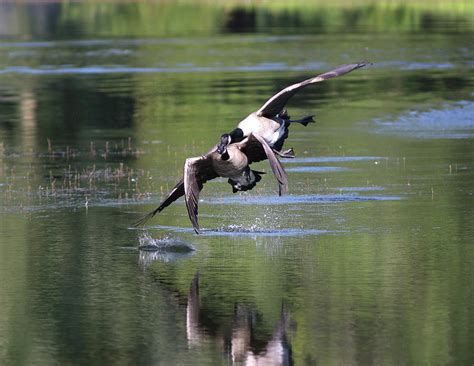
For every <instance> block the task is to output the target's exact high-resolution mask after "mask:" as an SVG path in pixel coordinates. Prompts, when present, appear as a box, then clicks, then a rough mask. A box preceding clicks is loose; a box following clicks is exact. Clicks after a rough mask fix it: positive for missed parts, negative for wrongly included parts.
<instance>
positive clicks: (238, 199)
mask: <svg viewBox="0 0 474 366" xmlns="http://www.w3.org/2000/svg"><path fill="white" fill-rule="evenodd" d="M399 200H401V197H399V196H388V195H380V196H374V195H363V196H362V195H358V194H357V193H352V194H324V195H298V196H297V195H285V196H281V197H278V196H229V197H220V198H211V199H209V200H208V201H203V202H205V203H208V204H214V205H215V204H217V205H220V204H225V203H227V204H229V203H230V204H236V205H237V204H238V205H288V204H295V203H298V204H300V203H338V202H366V201H399Z"/></svg>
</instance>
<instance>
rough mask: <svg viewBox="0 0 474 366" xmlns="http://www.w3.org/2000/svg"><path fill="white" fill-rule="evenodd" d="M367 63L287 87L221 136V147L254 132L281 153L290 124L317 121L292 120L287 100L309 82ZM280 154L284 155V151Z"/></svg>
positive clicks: (352, 65) (328, 77) (315, 81)
mask: <svg viewBox="0 0 474 366" xmlns="http://www.w3.org/2000/svg"><path fill="white" fill-rule="evenodd" d="M366 65H367V62H360V63H355V64H348V65H342V66H339V67H337V68H335V69H334V70H331V71H328V72H325V73H324V74H320V75H317V76H315V77H312V78H310V79H306V80H304V81H302V82H299V83H296V84H293V85H290V86H288V87H286V88H284V89H283V90H281V91H280V92H278V93H277V94H275V95H274V96H272V97H271V98H270V99H268V100H267V101H266V102H265V103H264V104H263V106H262V107H261V108H260V109H259V110H257V111H255V112H253V113H251V114H250V115H248V116H247V117H246V118H245V119H243V120H242V121H241V122H240V123H239V124H238V125H237V128H235V129H234V130H233V131H232V132H230V133H228V134H224V135H222V137H221V142H220V144H219V145H218V146H219V147H221V146H222V145H224V144H225V143H226V141H227V142H228V143H231V142H238V141H241V140H242V139H244V138H245V137H247V136H249V135H250V134H251V133H253V134H254V135H258V136H261V137H262V138H263V139H264V140H265V141H266V142H267V143H268V145H269V146H270V147H272V148H273V150H274V151H275V152H277V153H279V152H280V150H281V149H282V147H283V143H284V141H285V139H286V138H287V137H288V128H289V126H290V124H291V123H300V124H302V125H304V126H306V125H308V123H311V122H314V120H313V118H312V117H313V116H307V117H304V118H303V119H300V120H291V119H290V117H289V116H288V114H287V112H286V110H284V107H285V105H286V103H287V102H288V100H290V98H291V97H293V95H295V94H296V93H297V92H298V91H299V90H301V89H303V88H305V87H307V86H308V85H312V84H315V83H319V82H321V81H324V80H327V79H332V78H335V77H338V76H341V75H344V74H347V73H349V72H351V71H353V70H356V69H359V68H361V67H364V66H366ZM224 136H228V138H226V139H223V137H224ZM279 155H282V156H284V157H285V154H279ZM286 157H290V156H286Z"/></svg>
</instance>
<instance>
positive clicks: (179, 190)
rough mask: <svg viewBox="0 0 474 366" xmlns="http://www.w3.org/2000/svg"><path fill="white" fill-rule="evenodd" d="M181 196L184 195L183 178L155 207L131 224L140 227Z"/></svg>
mask: <svg viewBox="0 0 474 366" xmlns="http://www.w3.org/2000/svg"><path fill="white" fill-rule="evenodd" d="M181 196H184V179H181V180H180V181H179V182H178V183H177V184H176V185H175V186H174V188H173V189H172V190H171V192H170V193H169V194H168V197H166V199H164V200H163V201H162V202H161V203H160V205H159V206H158V207H157V208H155V209H154V210H153V211H151V212H149V213H147V214H146V215H145V216H143V217H141V218H140V219H139V220H138V221H137V222H135V223H134V224H133V226H135V227H140V226H143V225H145V224H146V222H147V221H148V220H150V219H151V218H152V217H153V216H155V215H156V214H157V213H158V212H161V211H163V210H164V209H165V208H166V207H168V206H169V205H171V204H172V203H173V202H174V201H176V200H177V199H178V198H179V197H181Z"/></svg>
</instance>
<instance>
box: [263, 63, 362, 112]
mask: <svg viewBox="0 0 474 366" xmlns="http://www.w3.org/2000/svg"><path fill="white" fill-rule="evenodd" d="M367 64H369V63H368V62H359V63H356V64H348V65H342V66H339V67H337V68H335V69H334V70H331V71H328V72H325V73H324V74H320V75H318V76H315V77H313V78H310V79H307V80H304V81H302V82H300V83H296V84H293V85H290V86H288V87H286V88H285V89H283V90H281V91H280V92H279V93H277V94H275V95H274V96H273V97H271V98H270V99H268V100H267V101H266V103H265V104H264V105H263V106H262V107H261V108H260V109H259V110H258V111H257V115H259V116H265V117H268V118H272V117H275V116H276V115H277V114H278V113H280V112H281V110H282V109H283V107H284V106H285V104H286V103H287V102H288V100H289V99H290V98H291V97H292V96H293V95H294V94H295V93H296V92H298V91H299V90H300V89H303V88H304V87H306V86H308V85H310V84H314V83H319V82H320V81H324V80H327V79H332V78H335V77H338V76H341V75H344V74H347V73H349V72H351V71H353V70H357V69H360V68H361V67H364V66H366V65H367Z"/></svg>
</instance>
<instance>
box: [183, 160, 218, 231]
mask: <svg viewBox="0 0 474 366" xmlns="http://www.w3.org/2000/svg"><path fill="white" fill-rule="evenodd" d="M217 176H218V175H217V174H216V172H215V171H214V169H213V167H212V161H211V158H210V157H209V154H206V155H204V156H201V157H198V158H189V159H186V162H185V163H184V199H185V201H186V209H187V210H188V216H189V220H191V223H192V224H193V228H194V231H195V232H196V234H199V223H198V202H199V192H201V189H202V187H203V184H204V183H206V182H207V181H208V180H211V179H214V178H216V177H217Z"/></svg>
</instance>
